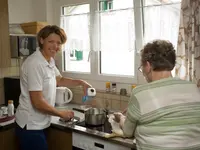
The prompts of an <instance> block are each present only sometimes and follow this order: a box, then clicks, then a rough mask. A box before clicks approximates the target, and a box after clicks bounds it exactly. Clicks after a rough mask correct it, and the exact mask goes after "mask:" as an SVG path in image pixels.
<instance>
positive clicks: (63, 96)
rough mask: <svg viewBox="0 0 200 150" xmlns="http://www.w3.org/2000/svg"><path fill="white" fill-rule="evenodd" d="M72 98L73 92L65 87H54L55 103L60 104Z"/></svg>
mask: <svg viewBox="0 0 200 150" xmlns="http://www.w3.org/2000/svg"><path fill="white" fill-rule="evenodd" d="M72 98H73V93H72V91H71V90H70V89H68V88H67V87H57V88H56V105H57V106H62V105H65V104H67V103H69V102H70V101H71V100H72Z"/></svg>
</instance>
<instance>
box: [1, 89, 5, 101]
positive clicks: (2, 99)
mask: <svg viewBox="0 0 200 150" xmlns="http://www.w3.org/2000/svg"><path fill="white" fill-rule="evenodd" d="M1 104H5V99H4V88H0V105H1Z"/></svg>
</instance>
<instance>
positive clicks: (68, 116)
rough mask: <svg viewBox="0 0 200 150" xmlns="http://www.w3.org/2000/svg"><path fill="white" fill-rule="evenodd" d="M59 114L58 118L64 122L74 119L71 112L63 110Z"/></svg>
mask: <svg viewBox="0 0 200 150" xmlns="http://www.w3.org/2000/svg"><path fill="white" fill-rule="evenodd" d="M59 113H60V117H61V118H63V119H64V120H66V121H68V120H70V119H71V118H73V117H74V112H73V111H71V110H63V111H60V112H59Z"/></svg>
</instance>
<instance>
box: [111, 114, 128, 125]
mask: <svg viewBox="0 0 200 150" xmlns="http://www.w3.org/2000/svg"><path fill="white" fill-rule="evenodd" d="M113 115H114V116H115V118H114V120H115V122H117V123H119V125H120V128H122V126H123V125H124V121H125V119H126V116H124V115H123V114H122V113H120V112H117V113H114V114H113Z"/></svg>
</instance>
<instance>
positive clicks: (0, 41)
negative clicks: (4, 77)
mask: <svg viewBox="0 0 200 150" xmlns="http://www.w3.org/2000/svg"><path fill="white" fill-rule="evenodd" d="M0 33H1V34H0V68H3V67H9V66H10V65H11V56H10V39H9V23H8V0H0Z"/></svg>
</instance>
